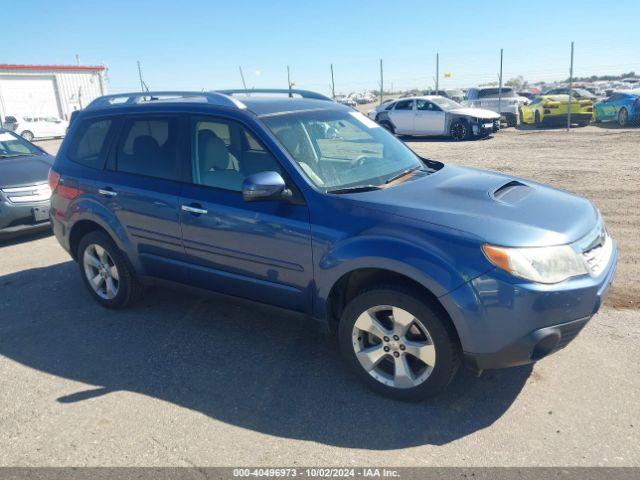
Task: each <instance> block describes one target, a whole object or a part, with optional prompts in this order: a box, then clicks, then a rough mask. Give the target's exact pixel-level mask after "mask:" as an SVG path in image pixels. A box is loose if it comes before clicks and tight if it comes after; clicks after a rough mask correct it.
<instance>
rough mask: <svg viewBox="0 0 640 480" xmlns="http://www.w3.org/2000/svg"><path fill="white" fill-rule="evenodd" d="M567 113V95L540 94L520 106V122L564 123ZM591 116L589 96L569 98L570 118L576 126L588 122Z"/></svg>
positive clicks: (591, 107) (548, 124)
mask: <svg viewBox="0 0 640 480" xmlns="http://www.w3.org/2000/svg"><path fill="white" fill-rule="evenodd" d="M568 115H569V95H540V96H538V97H535V98H534V99H533V100H532V101H531V103H530V104H529V105H524V106H522V107H520V123H521V124H527V125H535V126H536V127H538V128H539V127H543V126H559V125H566V123H567V116H568ZM592 116H593V101H592V100H591V99H589V98H582V99H577V98H574V99H572V100H571V120H572V121H573V123H577V124H578V126H580V127H584V126H586V125H588V124H589V122H590V121H591V118H592Z"/></svg>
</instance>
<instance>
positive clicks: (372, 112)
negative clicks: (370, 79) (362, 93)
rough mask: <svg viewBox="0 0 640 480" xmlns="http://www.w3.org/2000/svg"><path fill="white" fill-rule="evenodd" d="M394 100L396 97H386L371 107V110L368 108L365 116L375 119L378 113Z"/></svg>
mask: <svg viewBox="0 0 640 480" xmlns="http://www.w3.org/2000/svg"><path fill="white" fill-rule="evenodd" d="M394 100H396V99H395V98H388V99H386V100H384V101H383V102H382V104H381V105H378V106H376V107H375V108H372V109H371V110H369V111H368V112H367V117H369V118H370V119H371V120H375V119H376V117H377V116H378V113H379V112H381V111H382V110H384V109H385V108H387V107H388V106H389V105H390V103H391V102H393V101H394Z"/></svg>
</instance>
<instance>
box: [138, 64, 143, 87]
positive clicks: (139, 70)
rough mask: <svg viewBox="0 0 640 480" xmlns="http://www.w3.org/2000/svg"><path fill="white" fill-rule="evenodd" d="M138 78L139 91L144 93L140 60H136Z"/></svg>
mask: <svg viewBox="0 0 640 480" xmlns="http://www.w3.org/2000/svg"><path fill="white" fill-rule="evenodd" d="M138 77H139V78H140V91H141V92H144V81H143V80H142V68H141V67H140V60H138Z"/></svg>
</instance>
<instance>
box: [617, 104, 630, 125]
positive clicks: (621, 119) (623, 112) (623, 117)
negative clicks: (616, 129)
mask: <svg viewBox="0 0 640 480" xmlns="http://www.w3.org/2000/svg"><path fill="white" fill-rule="evenodd" d="M627 116H628V114H627V109H626V108H621V109H620V113H618V124H619V125H620V126H621V127H625V126H626V125H627Z"/></svg>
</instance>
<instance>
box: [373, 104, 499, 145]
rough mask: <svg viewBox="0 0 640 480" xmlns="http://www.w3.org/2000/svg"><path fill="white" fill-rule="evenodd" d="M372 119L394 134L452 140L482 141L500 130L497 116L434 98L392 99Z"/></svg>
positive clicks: (490, 112)
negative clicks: (444, 137) (473, 139)
mask: <svg viewBox="0 0 640 480" xmlns="http://www.w3.org/2000/svg"><path fill="white" fill-rule="evenodd" d="M375 120H376V122H378V123H379V124H380V125H381V126H383V127H384V128H386V129H387V130H389V131H390V132H391V133H394V134H397V135H423V136H425V135H434V136H442V135H444V136H449V137H451V138H452V139H454V140H467V139H471V138H483V137H486V136H488V135H490V134H491V133H493V132H496V131H498V129H499V128H500V115H498V114H497V113H495V112H492V111H490V110H483V109H480V108H465V107H463V106H462V105H460V104H459V103H458V102H454V101H453V100H450V99H448V98H445V97H441V96H438V95H425V96H423V97H413V98H401V99H398V100H395V101H393V102H390V103H389V105H388V106H387V107H385V108H384V109H383V110H381V111H379V112H378V113H377V114H376V117H375Z"/></svg>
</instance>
